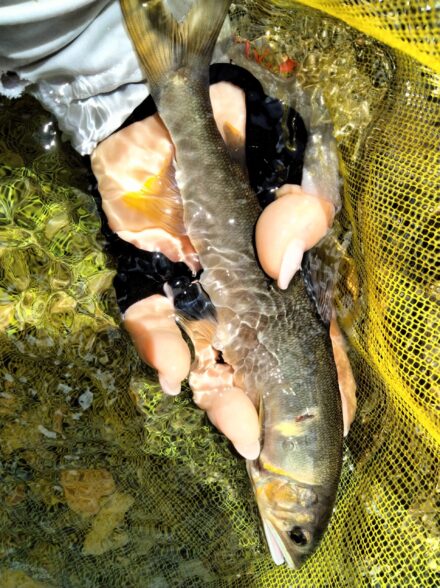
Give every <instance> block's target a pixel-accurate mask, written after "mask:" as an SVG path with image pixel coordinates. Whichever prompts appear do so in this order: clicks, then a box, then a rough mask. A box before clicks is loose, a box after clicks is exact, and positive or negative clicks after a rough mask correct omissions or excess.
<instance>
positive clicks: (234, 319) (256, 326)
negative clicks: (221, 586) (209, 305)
mask: <svg viewBox="0 0 440 588" xmlns="http://www.w3.org/2000/svg"><path fill="white" fill-rule="evenodd" d="M121 4H122V6H123V9H124V14H125V18H126V20H127V23H128V26H129V30H130V32H131V34H132V36H133V39H134V41H135V45H136V47H137V49H138V53H139V56H140V57H141V59H142V61H143V63H144V66H145V68H146V72H147V77H148V79H149V80H153V84H152V88H151V91H152V95H153V98H154V100H155V102H156V106H157V108H158V111H159V113H160V116H161V118H162V120H163V121H164V123H165V125H166V126H167V128H168V130H169V132H170V135H171V137H172V139H173V142H174V145H175V148H176V163H177V182H178V185H179V189H180V191H181V195H182V201H183V209H184V222H185V226H186V228H187V232H188V235H189V237H190V239H191V241H192V243H193V245H194V247H195V249H196V251H197V253H198V255H199V258H200V261H201V264H202V266H203V268H204V272H203V274H202V277H201V283H202V285H203V288H204V289H205V290H206V292H207V293H208V294H209V296H210V298H211V301H212V302H213V304H214V305H215V308H216V312H217V324H216V326H215V327H216V330H215V337H214V341H213V345H214V346H215V347H216V348H217V349H219V350H220V351H222V354H223V358H224V360H225V361H226V362H227V363H229V364H230V365H231V366H232V367H233V368H234V373H235V381H236V384H237V385H239V386H241V387H242V388H243V389H244V390H245V391H246V392H247V393H248V394H249V395H250V396H251V397H252V398H253V399H254V401H255V402H257V403H258V402H260V407H261V418H262V451H261V454H260V456H259V458H258V459H257V460H256V461H255V462H251V463H248V471H249V474H250V477H251V479H252V482H253V485H254V489H255V494H256V498H257V503H258V506H259V510H260V514H261V517H262V519H263V522H264V525H265V530H266V534H267V535H268V541H269V544H271V542H272V548H271V551H272V553H273V555H274V550H275V551H276V550H277V549H278V552H279V553H281V554H282V558H283V559H284V560H285V561H286V562H287V563H288V564H289V565H290V566H292V567H298V566H299V565H301V563H302V562H303V561H304V560H305V559H306V558H307V556H308V555H310V554H311V553H313V551H314V550H315V548H316V546H317V544H318V543H319V540H320V538H321V536H322V534H323V532H324V530H325V528H326V526H327V523H328V520H329V518H330V516H331V512H332V508H333V504H334V500H335V496H336V491H337V486H338V481H339V477H340V469H341V461H342V411H341V401H340V395H339V388H338V380H337V373H336V367H335V364H334V359H333V354H332V349H331V343H330V338H329V333H328V328H327V326H325V325H324V324H323V322H322V320H321V318H320V317H319V315H318V313H317V310H316V308H315V306H314V304H313V302H312V301H311V300H310V298H309V296H308V294H307V292H306V288H305V285H304V281H303V279H302V276H301V274H300V273H297V275H296V276H295V277H294V278H293V280H292V282H291V285H290V287H289V288H288V290H287V291H280V290H279V289H278V288H277V287H276V286H275V284H274V283H273V282H272V281H271V280H269V279H268V278H267V276H265V275H264V273H263V272H262V270H261V269H260V267H259V266H258V263H257V261H256V258H255V251H254V246H253V234H254V227H255V223H256V220H257V218H258V216H259V214H260V208H259V206H258V203H257V199H256V197H255V195H254V194H253V193H252V190H251V188H250V186H249V184H248V182H247V179H246V177H245V175H244V173H243V172H242V171H241V169H240V167H239V166H238V165H237V164H236V163H235V162H233V161H232V160H231V158H230V156H229V154H228V152H227V150H226V148H225V145H224V143H223V140H222V138H221V136H220V133H219V132H218V130H217V127H216V125H215V122H214V117H213V114H212V109H211V105H210V100H209V94H208V87H209V86H208V65H209V60H210V55H206V54H204V55H196V56H195V57H194V56H193V58H191V56H188V55H183V57H182V55H180V58H179V59H180V65H179V59H177V58H174V59H172V60H171V63H170V64H169V67H168V69H166V68H164V69H163V71H162V72H159V71H157V69H158V68H157V67H156V69H153V70H152V69H151V64H150V65H149V61H148V51H150V53H151V50H152V47H153V45H151V44H150V45H149V46H148V43H146V42H145V36H143V35H141V33H142V32H143V33H145V32H146V35H147V36H148V34H149V27H150V28H155V31H154V34H155V41H156V42H157V39H159V40H160V42H162V43H164V44H166V43H167V38H166V36H167V35H169V34H170V30H178V31H179V35H181V37H180V38H184V34H185V31H184V30H183V29H182V27H181V25H177V23H176V25H175V27H177V28H176V29H173V28H172V27H171V25H170V22H169V15H168V16H167V13H166V11H165V10H164V9H163V7H162V3H161V2H159V1H157V0H154V1H153V3H150V9H148V10H140V9H139V6H140V3H138V2H136V1H135V0H121ZM220 4H221V5H223V7H224V9H225V10H224V14H226V11H227V7H228V5H229V2H221V1H219V0H204V1H201V0H196V2H195V3H194V8H193V11H199V22H202V23H203V22H205V23H212V22H213V20H215V19H214V16H213V11H214V12H215V13H216V15H215V17H216V18H217V19H219V18H221V15H219V12H221V11H220V9H219V5H220ZM156 10H157V12H156ZM187 18H188V17H187ZM134 19H136V23H135V24H134V22H133V21H134ZM138 19H141V20H142V19H143V23H144V24H143V28H142V27H141V28H140V30H139V26H138V25H137V23H138V22H139V20H138ZM165 22H166V25H164V23H165ZM220 26H221V25H220ZM170 27H171V28H170ZM206 28H207V29H208V30H207V33H206V34H209V32H211V34H213V32H212V31H213V29H215V26H211V27H210V26H208V25H207V27H206ZM210 28H211V30H209V29H210ZM217 29H218V30H219V26H217ZM161 30H162V33H163V34H162V37H161ZM186 33H187V34H189V35H190V34H192V33H191V29H190V27H188V30H186ZM198 34H201V33H200V31H199V33H198ZM173 35H174V43H176V41H175V39H176V38H179V35H178V34H177V33H173ZM148 47H149V49H148ZM179 51H181V48H180V49H179ZM169 53H170V54H172V52H171V51H169ZM164 55H166V51H165V52H164ZM176 64H177V65H176ZM154 67H155V66H154ZM160 67H163V63H162V64H160ZM149 68H150V71H149ZM274 544H275V547H274ZM275 557H276V556H275ZM280 557H281V556H280ZM280 561H281V559H280Z"/></svg>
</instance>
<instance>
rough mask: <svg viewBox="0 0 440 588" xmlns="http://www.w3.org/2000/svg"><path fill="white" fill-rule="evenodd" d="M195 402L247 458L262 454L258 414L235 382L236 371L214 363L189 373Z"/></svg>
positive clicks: (254, 457)
mask: <svg viewBox="0 0 440 588" xmlns="http://www.w3.org/2000/svg"><path fill="white" fill-rule="evenodd" d="M189 381H190V385H191V388H192V390H193V392H194V402H195V403H196V404H197V405H198V406H199V407H200V408H201V409H202V410H205V411H206V414H207V415H208V418H209V419H210V421H211V422H212V424H213V425H214V426H215V427H216V428H217V429H218V430H219V431H221V432H222V433H223V434H224V435H225V436H226V437H227V438H228V439H229V440H230V441H231V442H232V444H233V445H234V447H235V449H236V450H237V451H238V453H239V454H240V455H242V456H243V457H244V458H246V459H256V458H257V457H258V455H259V453H260V425H259V420H258V414H257V411H256V408H255V406H254V405H253V403H252V401H251V400H250V398H249V397H248V396H247V395H246V394H245V393H244V391H243V390H242V389H241V388H238V387H237V386H234V385H233V374H232V370H231V368H230V367H229V366H227V365H225V364H218V363H217V364H212V365H211V366H210V367H209V369H206V368H204V369H201V370H200V369H199V370H197V371H194V372H192V373H191V375H190V380H189Z"/></svg>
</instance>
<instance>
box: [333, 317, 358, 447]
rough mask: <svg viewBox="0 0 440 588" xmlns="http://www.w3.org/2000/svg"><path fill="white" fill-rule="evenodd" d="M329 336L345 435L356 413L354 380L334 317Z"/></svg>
mask: <svg viewBox="0 0 440 588" xmlns="http://www.w3.org/2000/svg"><path fill="white" fill-rule="evenodd" d="M330 338H331V342H332V347H333V356H334V358H335V364H336V370H337V372H338V382H339V391H340V393H341V401H342V418H343V420H344V436H347V435H348V432H349V430H350V426H351V424H352V422H353V421H354V417H355V414H356V405H357V400H356V382H355V380H354V376H353V372H352V369H351V365H350V360H349V359H348V355H347V352H346V349H345V342H344V337H343V336H342V333H341V330H340V329H339V326H338V323H337V322H336V319H335V318H333V319H332V321H331V323H330Z"/></svg>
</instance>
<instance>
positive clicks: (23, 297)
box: [0, 0, 440, 588]
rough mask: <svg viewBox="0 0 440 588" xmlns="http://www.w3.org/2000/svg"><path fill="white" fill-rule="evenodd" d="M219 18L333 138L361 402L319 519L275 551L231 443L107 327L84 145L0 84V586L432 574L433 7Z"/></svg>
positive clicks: (439, 96) (113, 317)
mask: <svg viewBox="0 0 440 588" xmlns="http://www.w3.org/2000/svg"><path fill="white" fill-rule="evenodd" d="M305 4H308V6H305ZM318 8H319V9H320V10H318ZM231 18H232V21H231V22H232V28H233V31H234V34H235V39H236V43H235V46H234V51H235V52H236V53H237V52H240V51H241V54H242V57H243V59H245V60H247V61H248V63H249V67H250V68H252V71H253V72H254V71H255V69H256V68H260V70H261V71H263V70H264V72H265V75H266V76H270V80H269V78H265V80H266V85H272V87H271V94H270V95H274V93H275V94H278V97H279V98H281V99H283V100H288V99H289V98H288V89H289V87H290V86H289V84H291V83H292V80H295V83H297V84H300V85H301V87H303V88H305V89H307V91H308V92H309V93H310V96H311V97H312V99H313V96H315V95H317V93H319V94H320V95H322V96H323V97H324V100H325V104H326V107H327V109H328V113H329V116H330V119H331V122H332V125H333V129H334V136H335V139H336V141H337V146H338V153H339V162H340V172H341V175H342V179H343V189H342V201H343V206H342V210H341V215H340V217H341V218H340V222H341V223H342V225H343V226H344V227H345V228H346V229H347V230H350V231H351V239H350V243H349V246H348V249H347V251H346V253H345V254H344V258H343V262H342V263H341V265H340V277H339V281H338V286H337V292H336V307H337V311H338V315H339V321H340V324H341V326H342V328H343V330H344V332H345V334H346V337H347V339H348V341H349V344H350V358H351V361H352V365H353V369H354V373H355V377H356V380H357V384H358V412H357V417H356V420H355V422H354V424H353V426H352V428H351V431H350V434H349V436H348V437H347V439H346V443H345V449H344V467H343V473H342V479H341V484H340V488H339V494H338V500H337V504H336V508H335V512H334V515H333V517H332V520H331V524H330V527H329V529H328V532H327V533H326V535H325V538H324V540H323V542H322V544H321V546H320V548H319V550H318V552H317V553H316V554H315V555H314V556H313V557H312V558H311V559H310V560H309V561H308V562H307V563H306V565H305V566H304V567H303V568H301V570H299V571H291V570H288V569H287V568H285V567H276V566H274V565H273V563H272V561H271V559H270V556H269V555H268V552H267V548H266V546H265V543H264V539H263V535H262V532H261V528H260V524H259V519H258V514H257V509H256V505H255V502H254V498H253V495H252V491H251V488H250V484H249V481H248V479H247V474H246V471H245V464H244V462H243V460H241V459H239V458H238V457H237V456H236V455H235V454H233V452H232V451H231V448H230V445H229V444H228V442H227V441H226V440H225V439H224V438H223V437H222V436H221V435H219V434H218V433H217V432H216V431H215V430H214V429H213V427H212V426H210V425H209V423H208V421H207V419H206V417H205V416H204V414H203V413H202V412H201V411H200V410H198V409H197V408H196V407H195V406H194V405H193V403H192V401H191V396H190V393H189V392H188V391H186V392H185V393H183V395H182V396H181V397H178V398H169V397H168V398H167V397H165V396H164V395H163V394H162V393H161V391H160V390H159V388H158V386H157V384H155V380H154V374H153V373H152V372H151V371H150V370H149V368H148V367H146V366H145V365H143V364H142V363H141V361H140V360H139V359H138V358H137V355H136V353H135V351H134V349H133V347H132V345H131V343H130V340H129V338H128V336H127V334H126V333H125V332H124V330H123V329H122V328H121V325H120V315H119V310H118V308H117V304H116V299H115V294H114V290H113V286H112V279H113V277H114V273H115V271H114V261H113V260H112V259H111V258H110V257H109V256H108V255H107V254H106V253H105V249H104V245H105V243H104V238H103V237H102V234H101V232H100V219H99V215H98V213H97V209H96V206H95V203H94V200H93V198H92V196H91V193H90V186H89V180H88V175H87V170H86V168H85V166H84V165H83V162H82V160H81V159H80V158H79V157H78V156H76V155H75V154H74V153H73V151H72V150H71V149H69V148H68V146H66V145H65V144H63V143H62V142H61V141H60V136H59V133H58V131H57V129H56V126H55V124H54V123H53V121H52V119H51V118H50V116H49V115H48V114H47V113H45V112H44V111H42V110H41V109H40V108H39V106H38V105H37V104H36V103H35V102H34V101H33V100H32V99H30V98H27V97H25V98H23V99H20V100H16V101H14V102H9V101H7V100H3V101H2V102H1V103H0V194H1V199H0V268H1V269H0V286H1V289H0V356H1V359H0V361H1V372H0V381H1V387H0V415H1V423H0V455H1V460H0V477H1V485H0V495H1V499H0V587H1V588H21V587H23V588H43V587H45V588H49V587H50V588H54V587H56V588H58V587H63V588H76V587H78V588H79V587H81V588H88V587H90V588H99V587H103V588H104V587H109V588H113V587H115V588H116V587H121V588H122V587H124V588H138V587H139V588H143V587H148V588H150V587H151V588H153V587H154V588H162V587H164V588H166V587H173V588H177V587H182V588H184V587H185V588H196V587H197V588H198V587H213V588H214V587H218V588H220V587H229V586H236V587H241V586H243V587H260V586H261V587H266V586H267V587H280V588H281V587H283V588H287V587H301V588H303V587H312V588H315V587H316V588H324V587H325V588H327V587H339V586H341V587H345V586H347V587H350V586H356V587H358V586H359V587H364V586H365V587H375V588H376V587H401V586H408V587H412V588H419V587H425V586H438V585H439V583H440V580H439V575H438V572H439V547H440V545H439V543H440V539H439V530H438V526H437V524H438V520H436V517H438V513H439V508H438V507H439V505H438V496H439V494H438V492H439V489H438V473H439V471H438V450H439V423H438V411H437V410H436V409H437V408H438V392H439V363H438V362H439V358H438V349H439V341H438V337H439V324H438V323H439V275H438V263H437V264H436V258H435V255H436V246H437V249H438V235H439V216H438V212H439V210H438V184H439V155H440V150H439V135H440V128H439V123H440V107H439V101H440V83H439V73H440V60H439V54H438V39H439V21H440V8H439V7H438V4H437V3H436V2H433V1H430V0H425V1H424V2H416V1H414V2H406V1H404V0H401V1H398V0H395V1H383V2H380V3H378V2H357V1H355V0H345V1H342V0H333V1H328V2H326V1H319V2H318V1H314V0H310V1H308V2H304V3H294V2H288V1H282V0H277V1H275V2H270V3H269V2H256V1H255V2H251V1H248V2H245V3H242V4H236V5H234V6H233V7H232V13H231ZM263 77H264V76H263ZM267 80H269V81H267ZM436 240H437V242H436ZM437 261H438V260H437ZM436 500H437V504H436Z"/></svg>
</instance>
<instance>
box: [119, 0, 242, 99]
mask: <svg viewBox="0 0 440 588" xmlns="http://www.w3.org/2000/svg"><path fill="white" fill-rule="evenodd" d="M120 3H121V7H122V12H123V14H124V18H125V22H126V24H127V27H128V31H129V33H130V36H131V38H132V40H133V42H134V45H135V47H136V51H137V53H138V55H139V58H140V60H141V62H142V65H143V67H144V70H145V73H146V75H147V80H148V82H149V84H150V87H151V88H152V89H154V88H157V89H158V88H159V87H160V86H161V85H162V84H163V83H164V81H165V80H166V78H167V76H168V75H169V74H170V73H172V72H175V71H177V70H179V69H181V68H188V70H190V71H191V72H192V73H193V74H195V75H196V76H197V74H198V72H200V74H201V73H202V72H203V71H205V72H207V70H208V65H209V63H210V61H211V58H212V53H213V51H214V46H215V42H216V40H217V37H218V35H219V33H220V30H221V28H222V24H223V21H224V20H225V18H226V15H227V13H228V9H229V5H230V3H231V0H194V2H193V5H192V7H191V9H190V10H189V12H188V14H187V15H186V17H185V19H184V20H183V21H182V22H178V21H177V20H176V18H175V17H174V15H173V14H172V12H171V11H170V9H169V8H168V7H167V6H166V5H165V1H164V0H120ZM200 74H199V75H200Z"/></svg>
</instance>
